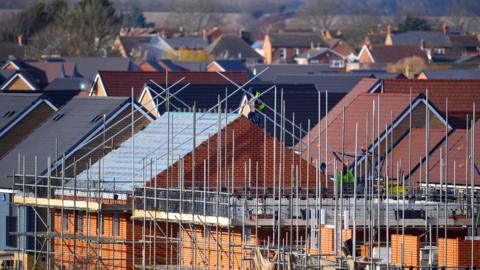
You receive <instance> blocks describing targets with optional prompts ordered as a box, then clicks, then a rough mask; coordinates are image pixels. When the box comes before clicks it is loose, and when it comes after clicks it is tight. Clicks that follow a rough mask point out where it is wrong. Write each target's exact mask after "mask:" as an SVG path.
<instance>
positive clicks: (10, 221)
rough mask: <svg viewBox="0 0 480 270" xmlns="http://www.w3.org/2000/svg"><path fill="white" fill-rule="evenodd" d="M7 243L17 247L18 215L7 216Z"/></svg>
mask: <svg viewBox="0 0 480 270" xmlns="http://www.w3.org/2000/svg"><path fill="white" fill-rule="evenodd" d="M5 225H6V226H5V233H6V235H5V244H6V245H7V246H9V247H17V235H16V234H15V233H16V232H17V217H16V216H6V224H5Z"/></svg>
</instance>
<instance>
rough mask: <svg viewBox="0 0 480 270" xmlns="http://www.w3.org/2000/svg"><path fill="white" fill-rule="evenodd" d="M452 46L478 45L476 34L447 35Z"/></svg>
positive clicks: (467, 46) (466, 46)
mask: <svg viewBox="0 0 480 270" xmlns="http://www.w3.org/2000/svg"><path fill="white" fill-rule="evenodd" d="M448 37H449V39H450V41H451V42H452V47H453V48H469V47H470V48H472V47H473V48H476V47H479V46H480V42H479V41H478V38H477V36H474V35H449V36H448Z"/></svg>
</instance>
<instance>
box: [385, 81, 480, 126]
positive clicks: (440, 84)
mask: <svg viewBox="0 0 480 270" xmlns="http://www.w3.org/2000/svg"><path fill="white" fill-rule="evenodd" d="M381 89H382V90H383V92H384V93H409V92H410V89H412V92H413V94H414V95H417V94H419V93H423V94H425V93H426V89H428V98H429V101H430V102H432V103H433V104H434V105H435V107H436V108H437V109H438V110H439V111H440V112H441V113H445V99H446V98H447V97H448V114H449V122H450V123H452V124H453V125H455V126H457V127H464V126H465V119H466V115H467V114H470V115H472V103H473V102H475V103H476V104H478V105H477V106H476V107H477V112H478V111H480V80H440V79H439V80H391V79H385V80H383V87H382V88H381ZM378 91H380V90H378Z"/></svg>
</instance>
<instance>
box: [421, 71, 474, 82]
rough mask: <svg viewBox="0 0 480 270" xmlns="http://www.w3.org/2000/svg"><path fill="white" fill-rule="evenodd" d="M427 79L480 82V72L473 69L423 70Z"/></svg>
mask: <svg viewBox="0 0 480 270" xmlns="http://www.w3.org/2000/svg"><path fill="white" fill-rule="evenodd" d="M422 73H424V74H425V75H426V77H427V79H450V80H452V79H462V80H464V79H469V80H480V70H475V69H430V70H424V71H423V72H422Z"/></svg>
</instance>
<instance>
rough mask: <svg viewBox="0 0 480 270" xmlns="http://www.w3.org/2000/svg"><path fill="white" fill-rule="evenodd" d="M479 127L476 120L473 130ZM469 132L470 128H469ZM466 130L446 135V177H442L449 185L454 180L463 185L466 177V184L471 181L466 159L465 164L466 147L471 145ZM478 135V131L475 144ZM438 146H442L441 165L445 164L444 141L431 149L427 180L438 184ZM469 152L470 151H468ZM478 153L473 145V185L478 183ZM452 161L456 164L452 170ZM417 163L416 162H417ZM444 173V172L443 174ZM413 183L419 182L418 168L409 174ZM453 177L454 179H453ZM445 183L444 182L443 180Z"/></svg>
mask: <svg viewBox="0 0 480 270" xmlns="http://www.w3.org/2000/svg"><path fill="white" fill-rule="evenodd" d="M479 128H480V121H477V122H476V124H475V129H476V130H475V132H478V130H479ZM469 133H470V130H469ZM466 137H467V130H466V129H456V130H454V131H453V132H452V133H451V134H450V135H449V136H448V149H449V151H448V177H444V179H447V182H448V184H449V185H453V184H454V182H456V184H457V185H465V183H466V182H465V180H466V179H467V178H468V180H467V181H468V184H469V185H470V183H471V166H470V165H471V163H470V160H469V161H468V162H469V163H468V165H467V164H466V162H467V161H466V158H465V155H466V148H467V147H468V148H469V149H470V146H471V133H470V134H468V145H467V138H466ZM479 138H480V136H478V133H477V134H476V136H475V145H476V146H477V145H478V144H479V143H480V139H479ZM440 148H442V155H443V166H446V164H447V163H446V162H447V161H446V155H445V143H444V142H443V143H442V144H441V146H439V147H437V148H435V149H433V148H432V149H431V150H432V152H431V155H430V160H429V167H430V170H429V182H430V183H435V184H439V183H440ZM469 152H470V151H469ZM479 155H480V149H479V147H475V155H474V156H475V159H476V160H475V166H476V167H475V185H476V186H478V185H480V182H479V178H480V177H479V176H480V175H479V171H478V170H479V167H478V166H479V165H478V156H479ZM454 162H455V164H456V169H455V171H454V169H453V168H454V167H453V165H454ZM417 164H418V163H417ZM418 165H419V164H418ZM467 166H468V173H467V172H466V168H467ZM425 167H426V165H425V160H423V163H422V169H421V171H422V176H421V178H422V183H425ZM444 175H445V174H444ZM410 178H411V179H412V181H413V182H414V183H417V184H418V183H420V168H416V170H415V171H414V172H413V173H412V175H411V176H410ZM454 179H455V181H454ZM444 183H445V182H444Z"/></svg>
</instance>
